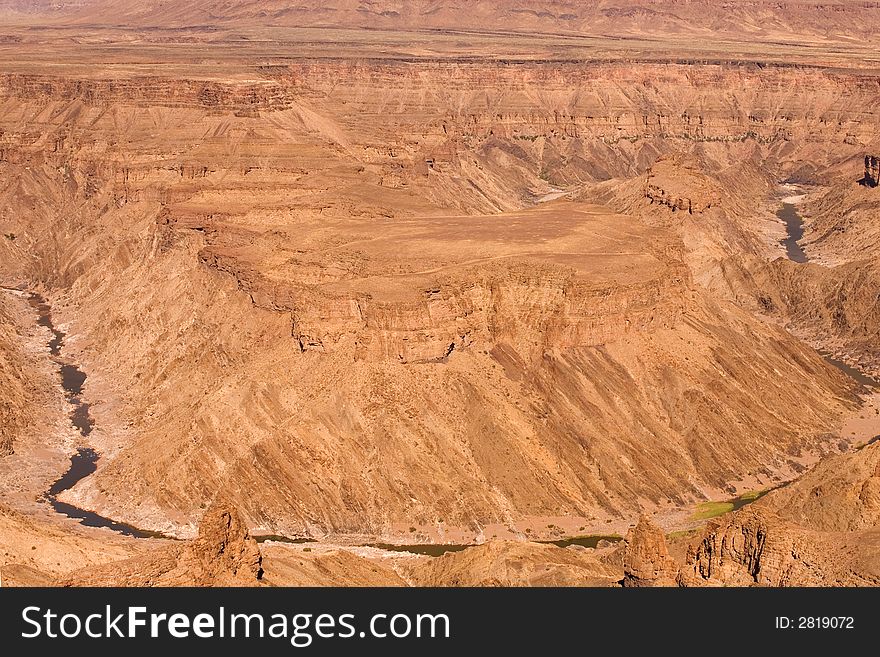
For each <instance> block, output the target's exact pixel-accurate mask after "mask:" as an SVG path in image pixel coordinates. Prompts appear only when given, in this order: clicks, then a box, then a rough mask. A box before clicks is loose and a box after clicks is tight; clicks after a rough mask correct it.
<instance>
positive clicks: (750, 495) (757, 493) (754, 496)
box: [691, 488, 773, 520]
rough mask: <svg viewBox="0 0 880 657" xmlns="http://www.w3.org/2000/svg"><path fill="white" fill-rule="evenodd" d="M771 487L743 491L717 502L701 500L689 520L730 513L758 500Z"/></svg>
mask: <svg viewBox="0 0 880 657" xmlns="http://www.w3.org/2000/svg"><path fill="white" fill-rule="evenodd" d="M771 490H773V489H772V488H764V489H762V490H752V491H748V492H746V493H743V494H742V495H740V496H739V497H734V498H731V499H729V500H723V501H717V502H703V503H702V504H700V505H699V506H698V507H697V510H696V511H694V513H693V514H692V515H691V520H709V519H711V518H717V517H718V516H723V515H724V514H725V513H732V512H733V511H739V510H740V509H741V508H743V507H744V506H748V505H749V504H751V503H752V502H755V501H756V500H759V499H760V498H762V497H763V496H764V495H766V494H767V493H769V492H770V491H771Z"/></svg>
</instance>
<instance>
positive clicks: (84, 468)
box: [28, 293, 163, 538]
mask: <svg viewBox="0 0 880 657" xmlns="http://www.w3.org/2000/svg"><path fill="white" fill-rule="evenodd" d="M28 303H29V304H30V305H31V307H32V308H33V309H34V310H35V311H36V312H37V318H38V319H37V323H38V324H39V325H40V326H44V327H46V328H47V329H49V332H50V333H51V334H52V337H51V339H50V340H49V353H50V354H51V355H52V358H53V360H54V361H55V362H56V363H57V364H58V366H59V373H60V376H61V387H62V389H63V390H64V395H65V396H66V397H67V401H68V403H69V404H70V405H71V411H70V421H71V423H72V424H73V426H74V427H76V429H77V431H79V434H80V435H81V436H82V438H83V441H84V442H86V439H87V438H88V436H89V434H90V433H91V432H92V427H93V426H94V421H93V419H92V416H91V414H90V413H89V404H88V403H87V402H85V401H83V398H82V389H83V385H84V384H85V382H86V374H85V372H83V371H82V370H80V369H79V368H78V367H77V366H76V365H73V364H71V363H66V362H64V361H63V360H62V358H61V349H62V348H63V347H64V332H63V331H59V330H58V329H57V328H56V327H55V325H54V324H53V322H52V309H51V308H50V307H49V304H48V303H46V300H45V299H44V298H43V297H42V296H40V295H39V294H35V293H31V294H30V295H29V296H28ZM99 456H100V455H99V454H98V453H97V452H96V451H95V450H94V449H93V448H92V447H79V448H78V449H77V453H76V454H74V455H73V456H72V457H71V458H70V468H68V470H67V472H65V473H64V474H63V475H62V476H61V478H60V479H58V481H56V482H55V483H54V484H52V486H51V487H50V488H49V490H48V491H46V493H45V495H44V497H45V499H46V501H47V502H49V504H51V505H52V508H53V509H54V510H55V511H57V512H58V513H60V514H62V515H65V516H67V517H68V518H73V519H74V520H78V521H79V523H80V524H81V525H85V526H86V527H106V528H107V529H111V530H113V531H115V532H118V533H120V534H124V535H126V536H134V537H135V538H160V537H163V535H162V534H160V533H158V532H150V531H146V530H143V529H138V528H137V527H132V526H131V525H127V524H125V523H122V522H116V521H115V520H111V519H110V518H105V517H104V516H102V515H99V514H97V513H94V512H92V511H86V510H85V509H80V508H79V507H76V506H73V505H72V504H67V503H66V502H61V501H59V500H58V495H60V494H61V493H63V492H64V491H66V490H69V489H71V488H73V487H74V486H75V485H76V484H77V483H78V482H79V481H80V480H82V479H85V478H86V477H88V476H89V475H90V474H92V473H93V472H94V471H95V470H97V468H98V458H99Z"/></svg>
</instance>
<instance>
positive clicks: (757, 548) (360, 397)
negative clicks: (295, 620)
mask: <svg viewBox="0 0 880 657" xmlns="http://www.w3.org/2000/svg"><path fill="white" fill-rule="evenodd" d="M878 35H880V3H872V2H862V1H858V2H857V1H855V0H829V2H827V3H821V4H817V3H808V2H800V1H788V0H783V1H782V2H764V1H763V0H755V1H753V2H741V3H732V2H720V1H719V2H713V1H711V0H702V1H699V0H694V1H692V2H671V1H668V0H617V1H610V0H609V1H603V2H597V3H579V2H572V1H568V0H558V1H547V2H539V3H533V2H531V3H525V2H516V1H502V0H490V1H487V2H480V3H476V6H472V3H464V2H455V1H453V2H443V3H441V2H435V1H433V0H417V1H414V2H396V1H393V0H387V1H385V0H381V1H380V0H376V1H369V0H363V1H359V0H328V1H325V2H322V3H313V2H298V3H286V2H276V1H274V0H247V1H242V2H220V1H218V0H197V1H195V2H190V3H175V2H168V1H160V0H156V1H151V2H133V1H131V0H71V1H70V2H62V3H57V2H51V3H50V2H41V1H34V2H26V1H23V0H21V1H20V0H11V1H10V0H0V288H2V289H0V401H2V404H0V577H2V584H3V585H7V586H8V585H24V586H28V585H59V586H77V585H86V586H89V585H108V584H109V585H127V586H176V585H198V586H215V585H216V586H226V585H270V586H304V585H305V586H392V585H393V586H489V585H491V586H521V585H528V586H547V585H550V586H655V585H669V586H724V585H728V586H744V585H770V586H790V585H822V586H869V585H875V584H877V583H878V582H880V552H878V545H880V441H878V440H877V439H878V438H880V303H878V301H880V220H878V217H880V187H878V182H880V164H878V160H877V156H880V114H878V112H877V109H876V108H877V107H878V102H880V47H878V46H880V37H878ZM230 546H231V548H230Z"/></svg>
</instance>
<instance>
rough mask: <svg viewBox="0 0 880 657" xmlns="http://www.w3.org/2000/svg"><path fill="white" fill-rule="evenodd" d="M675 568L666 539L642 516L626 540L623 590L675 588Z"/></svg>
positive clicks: (661, 532) (657, 528)
mask: <svg viewBox="0 0 880 657" xmlns="http://www.w3.org/2000/svg"><path fill="white" fill-rule="evenodd" d="M677 576H678V566H677V565H676V563H675V561H674V560H673V559H672V557H671V556H669V549H668V547H667V546H666V537H665V536H664V534H663V531H662V530H661V529H660V528H659V527H657V525H655V524H654V523H653V522H651V519H650V518H648V516H642V517H641V518H640V519H639V522H638V524H637V525H636V526H635V527H633V528H632V529H631V530H630V531H629V534H628V535H627V537H626V549H625V551H624V556H623V586H625V587H646V586H675V584H676V580H677Z"/></svg>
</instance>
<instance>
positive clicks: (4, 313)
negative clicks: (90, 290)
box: [0, 291, 39, 457]
mask: <svg viewBox="0 0 880 657" xmlns="http://www.w3.org/2000/svg"><path fill="white" fill-rule="evenodd" d="M6 295H7V293H5V292H2V291H0V457H2V456H8V455H10V454H12V453H13V451H14V450H15V440H16V438H18V436H19V435H20V434H21V433H22V432H23V431H25V430H26V429H27V428H29V427H30V426H32V423H33V422H34V420H35V419H36V418H37V417H38V415H39V413H38V410H39V409H38V407H37V405H36V403H35V402H36V399H35V397H36V396H37V392H36V391H37V381H36V376H35V373H34V371H33V370H34V359H33V358H30V357H28V356H27V355H26V354H25V352H24V349H23V346H24V338H23V335H22V334H21V331H20V328H19V325H18V324H19V322H20V321H21V320H22V319H23V318H22V317H21V316H20V314H19V313H17V312H15V311H14V310H13V308H12V306H11V305H10V304H9V302H8V301H7V299H6V298H5V296H6Z"/></svg>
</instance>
